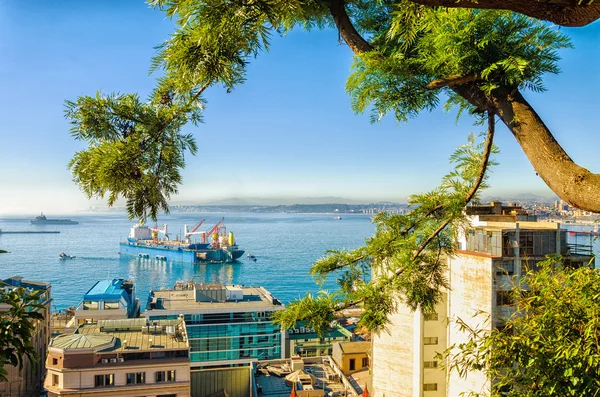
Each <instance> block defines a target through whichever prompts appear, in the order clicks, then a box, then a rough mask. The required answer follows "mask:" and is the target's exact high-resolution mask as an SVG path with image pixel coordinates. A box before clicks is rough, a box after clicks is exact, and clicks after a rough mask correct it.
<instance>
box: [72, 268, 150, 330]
mask: <svg viewBox="0 0 600 397" xmlns="http://www.w3.org/2000/svg"><path fill="white" fill-rule="evenodd" d="M139 315H140V302H139V300H138V299H137V298H136V296H135V286H134V284H133V282H131V281H126V280H123V279H113V280H101V281H98V282H97V283H96V284H94V286H93V287H92V288H90V290H89V291H88V292H86V293H85V294H84V295H83V299H82V300H81V302H80V303H79V304H78V305H77V308H76V309H75V312H74V320H73V322H74V324H73V325H80V324H83V323H84V322H86V321H98V320H110V319H124V318H136V317H139Z"/></svg>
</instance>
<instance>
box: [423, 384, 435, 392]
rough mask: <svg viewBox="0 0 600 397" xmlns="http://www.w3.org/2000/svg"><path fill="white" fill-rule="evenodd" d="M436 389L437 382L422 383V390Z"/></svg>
mask: <svg viewBox="0 0 600 397" xmlns="http://www.w3.org/2000/svg"><path fill="white" fill-rule="evenodd" d="M436 390H437V383H424V384H423V391H436Z"/></svg>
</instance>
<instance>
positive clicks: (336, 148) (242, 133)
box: [0, 0, 600, 214]
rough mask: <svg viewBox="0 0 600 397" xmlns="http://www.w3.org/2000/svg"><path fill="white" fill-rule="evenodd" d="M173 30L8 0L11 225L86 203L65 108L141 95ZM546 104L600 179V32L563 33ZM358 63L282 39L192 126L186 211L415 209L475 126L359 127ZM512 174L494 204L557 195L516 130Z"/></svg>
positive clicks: (506, 167)
mask: <svg viewBox="0 0 600 397" xmlns="http://www.w3.org/2000/svg"><path fill="white" fill-rule="evenodd" d="M172 29H173V26H172V23H171V22H170V21H169V20H168V19H166V18H165V17H164V15H163V14H162V13H161V12H159V11H156V10H152V9H149V8H148V7H147V5H146V4H145V3H144V2H143V1H137V0H136V1H133V0H128V1H117V0H114V1H80V0H69V1H59V2H49V1H42V0H29V1H22V0H2V1H0V116H1V117H0V192H1V194H0V214H1V213H15V212H19V213H35V212H40V211H45V212H50V213H52V212H57V213H58V212H62V213H68V212H74V211H77V210H80V209H85V208H87V207H88V206H90V205H102V204H103V202H102V201H100V200H92V201H90V202H88V201H87V200H86V198H85V197H84V195H83V194H82V193H81V192H80V191H79V189H78V187H77V186H76V185H75V184H74V183H73V182H72V181H71V175H70V172H69V171H68V169H67V163H68V161H69V159H70V158H71V156H72V155H73V153H75V152H76V151H77V150H80V149H82V148H83V146H82V145H81V143H80V142H76V141H74V140H73V139H72V137H71V136H70V134H69V131H68V130H69V124H68V122H67V121H66V120H65V119H64V114H63V110H64V105H63V104H64V100H66V99H70V100H74V99H76V98H77V96H79V95H84V94H94V93H95V92H96V91H97V90H99V89H101V90H103V91H104V92H112V91H119V92H138V93H139V94H140V95H141V96H142V97H145V96H146V95H147V94H148V93H149V92H150V90H151V89H152V87H153V85H154V77H153V76H149V75H148V69H149V60H150V58H151V56H152V55H153V54H154V51H155V50H154V47H155V46H156V45H157V44H159V43H161V42H162V41H164V40H165V39H167V37H168V35H169V33H171V32H172ZM562 31H563V32H564V33H567V34H568V35H570V36H571V37H572V39H573V43H574V45H575V47H576V48H575V49H574V50H565V51H563V52H562V56H563V60H562V61H561V62H560V66H561V68H562V70H563V72H562V74H561V75H559V76H553V75H549V76H546V79H545V82H546V85H547V88H548V92H546V93H544V94H531V93H527V94H526V95H527V98H528V100H529V101H530V102H531V103H532V104H533V106H534V107H535V109H536V110H537V111H538V113H540V115H541V116H542V118H543V119H544V121H545V122H546V123H547V125H549V127H550V128H551V129H552V131H553V133H554V135H555V137H556V138H557V140H558V141H559V142H560V143H561V144H562V145H563V147H564V148H565V149H566V150H567V152H568V153H569V154H570V155H571V157H573V158H574V159H575V161H577V162H578V163H579V164H580V165H582V166H585V167H588V168H589V169H590V170H591V171H593V172H600V156H598V138H597V130H598V125H599V118H600V116H599V114H598V112H599V110H598V109H599V106H598V105H599V104H600V101H599V100H598V92H600V72H598V65H599V64H600V24H599V23H597V22H596V23H595V24H593V25H591V26H588V27H585V28H575V29H565V28H562ZM351 62H352V53H351V51H350V50H349V49H348V48H347V47H346V46H345V45H341V44H339V42H338V37H337V33H336V32H335V31H333V30H325V31H314V32H310V33H306V32H302V31H294V32H292V33H290V34H288V35H287V36H285V37H274V38H273V41H272V47H271V50H270V52H269V53H266V54H262V55H261V56H260V57H259V58H257V59H256V60H254V61H253V62H252V64H251V65H250V67H249V73H248V81H247V83H246V84H244V85H242V86H240V87H238V88H237V89H236V90H234V91H233V92H232V93H230V94H227V93H225V92H224V90H223V89H221V88H214V89H210V90H209V91H207V93H206V96H205V97H206V99H207V100H208V106H207V108H206V110H205V115H204V117H205V123H204V124H202V125H200V126H199V127H189V131H191V132H193V133H194V135H195V137H196V139H197V142H198V146H199V153H198V155H197V156H196V157H190V158H188V164H187V168H186V170H185V171H184V172H183V177H184V184H183V185H182V186H181V188H180V194H179V195H178V196H177V197H175V198H174V199H173V201H177V202H205V201H209V200H214V199H220V198H230V197H315V196H318V197H321V196H335V197H344V198H348V199H352V200H364V201H373V200H391V201H403V200H404V199H405V198H406V196H408V195H409V194H411V193H418V192H422V191H425V190H428V189H431V188H433V187H434V186H436V185H437V184H438V183H439V179H440V177H441V176H443V175H444V174H445V173H446V172H447V171H448V169H449V165H448V156H449V155H450V154H451V153H452V152H453V151H454V149H455V148H456V147H457V146H458V145H460V144H462V143H464V142H465V141H466V137H467V135H468V133H469V132H470V131H474V132H478V129H477V127H472V126H471V120H469V119H468V118H467V117H465V118H463V119H462V120H461V122H460V123H459V124H456V123H455V115H453V114H446V113H444V112H443V111H442V110H437V111H434V112H433V113H427V114H423V115H421V116H419V117H418V118H417V119H414V120H412V121H410V122H409V123H408V124H397V123H396V121H395V120H394V118H393V116H391V115H390V116H388V117H386V118H385V119H384V120H383V121H382V122H380V123H378V124H370V123H369V118H368V115H367V114H364V115H355V114H354V113H353V112H352V110H351V109H350V100H349V98H348V96H347V95H346V92H345V88H344V86H345V81H346V77H347V76H348V71H349V67H350V64H351ZM496 143H497V145H498V146H499V147H500V149H501V151H502V153H501V154H500V155H499V156H498V157H497V160H498V161H499V162H500V166H498V167H496V168H495V169H494V173H493V176H492V178H491V180H490V182H491V184H492V188H491V189H490V190H489V191H488V192H487V193H485V194H484V195H488V194H489V195H505V196H510V195H515V194H518V193H535V194H541V195H548V196H549V195H551V192H550V190H549V189H548V188H547V187H546V186H545V184H544V183H543V182H542V181H541V179H540V178H539V177H537V176H536V174H535V171H534V170H533V168H532V167H531V165H530V164H529V162H528V161H527V159H526V157H525V155H524V154H523V152H522V151H521V149H520V147H519V146H518V145H517V143H516V141H515V139H514V138H513V137H512V135H511V134H510V133H509V131H508V130H507V129H506V128H504V127H502V128H499V130H498V131H497V138H496Z"/></svg>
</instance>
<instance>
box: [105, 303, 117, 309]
mask: <svg viewBox="0 0 600 397" xmlns="http://www.w3.org/2000/svg"><path fill="white" fill-rule="evenodd" d="M118 308H119V302H104V310H115V309H118Z"/></svg>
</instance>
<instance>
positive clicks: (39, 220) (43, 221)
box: [31, 212, 79, 225]
mask: <svg viewBox="0 0 600 397" xmlns="http://www.w3.org/2000/svg"><path fill="white" fill-rule="evenodd" d="M31 224H32V225H78V224H79V222H77V221H72V220H70V219H48V218H46V215H44V213H43V212H42V214H41V215H40V216H36V217H35V219H34V220H32V221H31Z"/></svg>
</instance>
